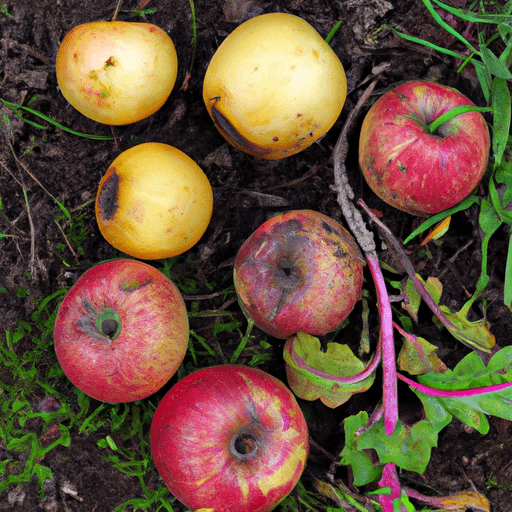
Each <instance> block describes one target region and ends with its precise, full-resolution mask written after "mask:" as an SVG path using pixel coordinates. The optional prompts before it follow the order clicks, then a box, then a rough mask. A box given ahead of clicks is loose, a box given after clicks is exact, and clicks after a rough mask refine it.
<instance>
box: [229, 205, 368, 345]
mask: <svg viewBox="0 0 512 512" xmlns="http://www.w3.org/2000/svg"><path fill="white" fill-rule="evenodd" d="M363 261H364V260H363V258H362V256H361V253H360V251H359V248H358V246H357V244H356V242H355V241H354V239H353V238H352V236H351V235H350V234H349V232H348V231H347V230H346V229H345V228H344V227H343V226H342V225H341V224H339V223H338V222H336V221H335V220H334V219H331V218H330V217H328V216H326V215H324V214H322V213H320V212H316V211H312V210H292V211H289V212H286V213H283V214H280V215H277V216H275V217H273V218H271V219H269V220H267V221H266V222H265V223H263V224H262V225H261V226H260V227H259V228H258V229H257V230H256V231H255V232H254V233H253V234H252V235H251V236H250V237H249V238H248V239H247V240H246V241H245V242H244V244H243V245H242V247H241V248H240V250H239V251H238V254H237V256H236V260H235V266H234V282H235V288H236V292H237V295H238V300H239V303H240V305H241V307H242V309H243V311H244V312H245V314H246V316H247V317H249V318H250V319H252V320H253V321H254V324H255V325H256V326H257V327H259V328H260V329H262V330H263V331H265V332H267V333H268V334H270V335H271V336H274V337H276V338H288V337H289V336H291V335H293V334H296V333H297V332H305V333H308V334H312V335H315V336H320V335H324V334H327V333H328V332H331V331H333V330H334V329H335V328H336V327H338V326H339V325H340V324H341V323H342V322H343V320H344V319H345V318H346V317H347V316H348V314H349V313H350V312H351V311H352V309H353V308H354V306H355V304H356V302H357V301H358V300H359V298H360V296H361V288H362V285H363Z"/></svg>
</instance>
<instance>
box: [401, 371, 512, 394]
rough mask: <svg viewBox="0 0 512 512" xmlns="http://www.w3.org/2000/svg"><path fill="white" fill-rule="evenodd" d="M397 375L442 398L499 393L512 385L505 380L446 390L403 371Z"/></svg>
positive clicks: (422, 391)
mask: <svg viewBox="0 0 512 512" xmlns="http://www.w3.org/2000/svg"><path fill="white" fill-rule="evenodd" d="M397 377H398V378H399V379H400V380H402V381H403V382H405V383H406V384H408V385H409V386H411V387H412V388H414V389H416V390H418V391H420V392H421V393H424V394H425V395H429V396H437V397H441V398H460V397H464V396H476V395H486V394H488V393H498V392H499V391H503V390H504V389H508V388H511V387H512V382H504V383H502V384H493V385H492V386H484V387H481V388H468V389H455V390H453V389H452V390H446V389H437V388H431V387H430V386H424V385H423V384H420V383H419V382H416V381H414V380H411V379H409V378H407V377H405V376H404V375H402V374H401V373H397Z"/></svg>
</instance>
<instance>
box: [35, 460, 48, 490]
mask: <svg viewBox="0 0 512 512" xmlns="http://www.w3.org/2000/svg"><path fill="white" fill-rule="evenodd" d="M32 474H33V475H36V476H37V480H38V482H39V484H40V485H41V486H42V485H43V484H44V481H45V480H47V479H48V480H51V479H52V478H53V473H52V470H51V469H50V468H48V467H46V466H41V464H35V465H34V469H33V470H32Z"/></svg>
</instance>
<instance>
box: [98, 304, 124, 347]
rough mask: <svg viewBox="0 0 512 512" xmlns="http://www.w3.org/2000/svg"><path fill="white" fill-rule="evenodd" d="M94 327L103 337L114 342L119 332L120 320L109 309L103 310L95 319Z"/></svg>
mask: <svg viewBox="0 0 512 512" xmlns="http://www.w3.org/2000/svg"><path fill="white" fill-rule="evenodd" d="M94 325H95V327H96V329H98V331H100V332H101V333H102V334H103V335H104V336H106V337H107V338H110V339H111V340H115V339H116V338H117V337H118V336H119V333H120V332H121V318H120V317H119V315H118V314H117V313H116V312H115V311H114V310H113V309H110V308H105V309H104V310H103V311H102V312H101V313H100V314H99V315H98V316H97V318H96V321H95V322H94Z"/></svg>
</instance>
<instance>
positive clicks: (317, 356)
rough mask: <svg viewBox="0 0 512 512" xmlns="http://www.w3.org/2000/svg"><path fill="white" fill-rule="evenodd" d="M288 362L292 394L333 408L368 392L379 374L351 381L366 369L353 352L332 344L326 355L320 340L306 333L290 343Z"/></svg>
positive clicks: (287, 372)
mask: <svg viewBox="0 0 512 512" xmlns="http://www.w3.org/2000/svg"><path fill="white" fill-rule="evenodd" d="M284 360H285V364H286V375H287V377H288V383H289V385H290V387H291V389H292V391H293V392H294V393H295V394H296V395H297V396H298V397H300V398H302V399H304V400H316V399H318V398H319V399H320V400H321V401H322V403H324V404H325V405H327V406H328V407H332V408H334V407H337V406H339V405H341V404H343V403H345V402H346V401H347V400H348V399H349V398H350V397H351V396H352V395H353V394H354V393H362V392H363V391H366V390H367V389H368V388H369V387H370V386H371V385H372V384H373V381H374V380H375V372H371V373H370V374H369V375H368V376H367V377H365V378H363V379H353V380H351V379H349V378H350V377H354V376H356V375H359V374H360V373H361V372H363V371H364V370H365V369H366V366H365V364H364V363H363V362H362V361H361V360H360V359H358V358H357V357H356V356H355V355H354V353H353V352H352V350H351V349H350V348H349V347H348V346H347V345H342V344H341V343H328V344H327V350H326V351H325V352H323V351H322V350H321V347H320V341H319V339H318V338H315V337H314V336H311V335H309V334H305V333H298V334H297V335H295V336H293V337H292V338H289V339H288V340H287V341H286V343H285V347H284ZM345 379H347V380H351V381H350V382H347V381H346V380H345Z"/></svg>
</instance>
